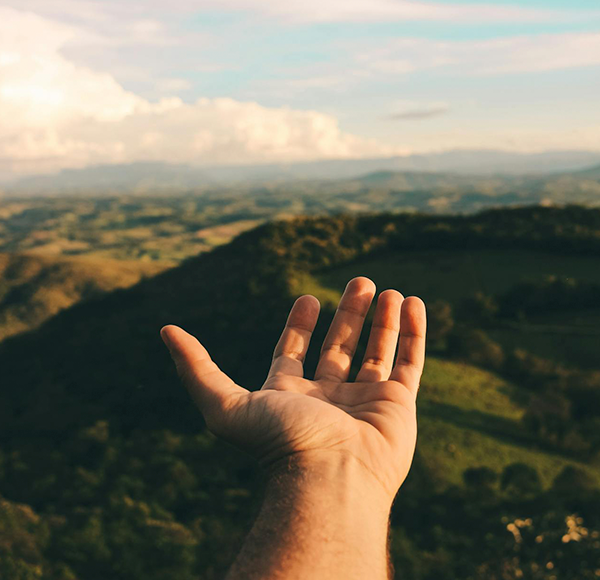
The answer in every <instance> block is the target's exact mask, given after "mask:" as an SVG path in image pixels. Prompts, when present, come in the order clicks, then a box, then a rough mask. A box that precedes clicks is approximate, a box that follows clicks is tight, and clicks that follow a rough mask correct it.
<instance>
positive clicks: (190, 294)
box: [0, 207, 600, 580]
mask: <svg viewBox="0 0 600 580" xmlns="http://www.w3.org/2000/svg"><path fill="white" fill-rule="evenodd" d="M475 248H476V250H475ZM599 259H600V210H592V209H584V208H579V207H568V208H564V209H558V208H540V207H532V208H522V209H515V210H497V211H489V212H485V213H482V214H478V215H474V216H453V217H449V216H431V215H430V216H424V215H413V214H398V215H392V214H387V215H373V216H363V217H357V216H337V217H324V218H299V219H295V220H288V221H282V222H278V223H268V224H265V225H262V226H260V227H259V228H257V229H254V230H251V231H248V232H246V233H244V234H242V235H241V236H239V237H238V238H236V239H235V240H234V241H232V242H231V243H229V244H227V245H222V246H220V247H217V248H215V249H214V250H213V251H211V252H207V253H204V254H202V255H200V256H198V257H195V258H191V259H189V260H186V261H184V262H183V263H182V264H180V265H179V266H177V267H173V268H170V269H167V270H166V271H163V272H161V273H158V274H156V275H155V276H154V277H151V278H148V279H143V280H141V281H140V282H139V283H138V284H135V285H134V286H131V287H129V288H124V289H118V290H115V291H113V292H110V293H106V294H103V295H98V296H95V297H90V298H89V299H87V300H84V301H81V302H79V303H77V304H75V305H73V306H72V307H70V308H68V309H65V310H63V311H61V312H59V313H58V314H57V315H55V316H53V317H52V318H50V319H49V320H47V321H46V322H45V323H44V324H42V325H41V326H40V327H39V328H37V329H35V330H34V331H32V332H28V333H22V334H20V335H18V336H13V337H11V338H7V339H5V340H4V341H2V342H1V343H0V368H2V389H0V435H1V436H2V441H4V442H5V443H4V444H3V445H2V448H1V449H0V494H2V496H3V497H4V498H5V499H4V500H1V501H2V503H1V506H2V507H1V509H0V576H1V575H2V574H4V575H5V576H8V577H10V578H16V579H21V578H22V579H29V578H40V577H43V578H49V579H51V580H55V579H60V580H66V579H70V580H72V579H77V580H96V579H98V580H100V579H105V578H111V579H115V580H121V579H123V580H125V579H127V580H131V579H134V580H135V579H137V578H140V579H141V578H144V580H162V579H167V578H183V579H186V578H190V579H191V578H202V579H203V580H204V579H206V580H212V579H216V578H220V577H222V574H223V571H224V569H225V568H226V567H227V564H228V562H229V561H230V559H231V557H232V556H233V554H234V553H235V551H236V549H237V547H238V546H239V543H240V542H241V540H242V538H243V536H244V533H245V531H246V530H247V527H248V525H249V524H250V522H251V520H252V516H253V513H254V511H255V510H256V507H257V502H258V501H259V498H260V492H259V490H260V483H261V482H260V475H259V473H258V472H257V469H256V467H255V466H254V465H253V463H252V461H251V460H250V459H249V458H247V457H244V456H242V455H241V454H239V453H237V452H236V451H235V450H233V449H231V448H230V447H228V446H227V445H226V444H225V443H223V442H220V441H217V440H215V438H213V437H212V436H210V435H208V434H207V433H206V432H205V431H204V429H203V427H202V422H201V419H200V418H199V416H198V414H197V413H196V411H195V410H194V408H193V407H192V405H191V404H190V402H189V401H188V399H187V396H186V395H185V393H184V392H183V389H182V388H181V387H180V386H179V384H178V381H177V379H176V377H175V376H174V372H173V370H172V368H171V362H170V360H169V357H168V354H167V353H166V352H165V349H164V347H163V345H162V344H161V342H160V340H159V337H158V330H159V328H160V327H161V326H162V325H163V324H166V323H175V324H180V325H181V326H183V327H184V328H186V329H187V330H189V331H190V332H192V333H194V334H196V335H197V336H199V337H200V338H201V339H202V340H203V342H204V343H205V344H206V345H207V346H208V348H209V349H210V351H211V353H212V354H213V356H214V358H215V360H216V361H217V362H218V363H219V364H220V365H221V366H222V367H223V368H225V369H226V370H227V371H228V372H230V374H231V375H232V376H233V378H234V379H235V380H237V381H239V382H240V383H242V384H244V385H247V386H249V387H258V386H260V384H261V382H262V379H263V378H264V373H265V372H266V369H267V368H268V364H269V360H270V356H271V352H270V350H271V347H272V345H273V344H274V343H275V341H276V339H277V336H278V334H279V332H280V330H281V327H282V325H283V322H284V320H285V317H286V314H287V310H288V308H289V306H290V304H291V302H292V300H293V299H294V297H295V296H296V295H297V294H298V293H300V292H302V291H304V290H306V289H309V290H310V291H313V292H315V293H316V294H318V295H319V296H321V297H322V298H324V300H323V302H324V305H325V311H324V313H323V315H322V319H321V321H320V322H319V325H318V326H317V329H316V332H315V337H314V341H315V344H319V343H320V341H321V340H322V338H323V336H324V332H325V329H326V328H327V325H328V322H329V320H330V319H331V316H332V315H333V312H332V310H331V306H330V305H331V304H333V303H334V302H335V297H336V295H338V294H339V292H340V291H341V288H342V286H343V284H345V282H346V281H347V279H348V277H349V276H352V275H354V274H358V273H360V274H366V275H371V276H372V277H373V278H374V280H375V282H376V283H377V284H378V287H379V288H380V289H383V288H385V287H387V286H393V287H397V288H399V289H401V290H403V291H405V292H406V293H413V292H419V293H422V294H423V295H424V297H425V298H426V299H427V300H428V301H432V308H431V324H432V329H433V330H434V332H433V333H432V339H431V344H430V357H429V359H428V362H427V366H426V373H425V376H424V379H423V384H422V391H421V395H420V399H419V423H420V434H419V442H418V448H417V456H416V459H415V465H414V469H413V470H412V472H411V475H410V476H409V479H408V480H407V482H406V485H405V486H404V487H403V490H402V492H401V494H400V496H399V498H398V500H397V502H396V505H395V507H394V511H393V514H392V525H393V527H394V531H395V533H394V539H393V544H392V553H393V557H394V561H395V563H396V565H397V568H398V570H399V571H402V573H403V576H404V577H410V578H415V579H417V580H430V579H434V578H435V579H436V580H439V579H442V580H457V579H461V580H483V579H498V580H501V579H504V578H513V577H525V578H533V579H538V578H540V579H545V580H550V578H552V577H553V576H555V577H558V578H565V579H567V580H579V579H587V578H590V579H591V578H594V577H596V570H598V569H600V556H599V550H598V541H599V538H600V509H599V507H600V491H599V481H600V455H599V453H600V439H599V438H598V436H597V433H598V432H600V429H599V428H598V427H599V425H600V411H599V409H600V405H599V404H598V403H599V397H600V376H599V373H598V372H597V365H596V367H595V368H594V366H593V364H592V363H591V362H590V363H589V364H588V365H587V367H586V366H583V365H580V364H579V363H578V362H577V361H575V360H574V359H572V360H567V359H566V358H564V359H562V360H560V359H550V360H549V359H548V356H549V355H548V356H544V355H540V354H538V356H533V355H532V354H531V353H530V352H528V349H527V348H524V346H523V344H524V343H523V342H521V339H520V338H519V337H520V336H521V334H523V335H527V337H528V340H529V341H531V342H534V340H535V339H534V335H533V334H531V333H526V332H521V331H520V330H519V328H523V327H524V325H533V324H535V325H538V326H544V325H548V324H558V322H556V323H555V322H550V321H549V320H548V319H547V318H544V317H548V314H547V312H545V311H543V312H542V311H531V309H530V308H525V311H524V312H523V313H522V314H518V315H516V317H515V315H514V313H512V312H509V313H507V312H505V311H504V310H503V309H502V304H503V303H504V302H503V300H504V301H506V300H507V299H508V298H509V297H510V296H511V294H510V293H511V289H513V288H514V287H515V286H517V285H521V291H523V288H524V286H522V285H523V284H525V283H527V284H530V286H527V288H529V290H528V291H530V292H531V293H532V295H533V294H535V293H537V292H540V291H545V289H546V288H547V286H548V285H549V288H550V289H549V290H548V292H549V295H552V293H553V292H554V291H555V290H556V287H555V286H554V285H553V284H554V283H548V282H547V280H546V279H547V276H549V275H554V276H558V277H561V278H566V277H570V278H575V279H577V280H578V281H580V282H579V283H580V284H581V285H582V286H581V288H582V289H584V290H585V291H587V290H589V288H590V287H593V285H595V284H598V283H599V281H598V279H597V278H598V276H599V275H598V272H597V270H598V269H597V267H595V265H597V263H598V260H599ZM531 285H533V286H531ZM569 288H571V286H569ZM569 292H575V290H569ZM562 304H563V309H562V310H561V314H560V316H562V317H565V318H563V319H561V322H560V324H571V323H570V318H569V315H570V313H572V312H573V310H572V308H574V307H575V306H577V308H578V312H579V314H578V315H579V316H581V317H585V313H584V312H583V311H582V309H581V308H580V306H581V304H579V303H577V304H574V302H573V301H568V300H565V301H563V303H562ZM589 306H590V303H586V307H589ZM594 308H595V310H594ZM534 310H535V309H534ZM590 312H597V306H596V307H593V308H590ZM515 325H517V326H515ZM575 326H577V325H575ZM232 332H233V336H232ZM500 332H502V333H506V337H505V338H504V339H503V340H500V339H499V338H497V333H500ZM541 332H544V329H542V330H541ZM586 340H588V342H589V343H590V344H591V343H592V341H593V340H595V339H594V337H593V336H592V335H590V336H588V337H587V339H586ZM364 348H365V345H364V342H361V345H360V346H359V352H358V358H359V359H360V356H361V354H362V352H364V350H363V349H364ZM317 350H318V349H313V351H312V352H311V353H309V357H308V360H307V371H308V373H311V372H312V370H313V369H314V366H315V364H316V356H317V352H315V351H317ZM541 350H543V345H542V348H541ZM548 352H549V351H548ZM7 538H19V542H18V543H17V542H15V541H13V540H8V539H7Z"/></svg>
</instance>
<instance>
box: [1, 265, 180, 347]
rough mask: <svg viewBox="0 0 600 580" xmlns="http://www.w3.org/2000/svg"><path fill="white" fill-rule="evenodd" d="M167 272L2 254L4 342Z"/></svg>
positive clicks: (153, 267)
mask: <svg viewBox="0 0 600 580" xmlns="http://www.w3.org/2000/svg"><path fill="white" fill-rule="evenodd" d="M167 267H168V264H162V263H159V262H127V261H117V260H108V259H94V258H86V257H82V258H64V257H55V256H38V255H27V254H0V340H2V339H4V338H6V337H8V336H12V335H14V334H18V333H20V332H25V331H27V330H31V329H33V328H36V327H38V326H39V325H40V324H42V323H43V322H45V321H46V320H47V319H48V318H51V317H52V316H54V315H55V314H57V313H58V312H60V311H61V310H64V309H65V308H69V307H70V306H72V305H73V304H75V303H77V302H80V301H81V300H87V299H90V298H94V297H97V296H99V295H101V294H104V293H106V292H110V291H111V290H115V289H116V288H127V287H128V286H132V285H133V284H136V283H137V282H139V281H140V280H141V279H142V278H146V277H150V276H154V275H155V274H157V273H158V272H161V271H162V270H164V269H165V268H167Z"/></svg>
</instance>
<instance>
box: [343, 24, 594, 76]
mask: <svg viewBox="0 0 600 580" xmlns="http://www.w3.org/2000/svg"><path fill="white" fill-rule="evenodd" d="M354 48H356V47H354ZM356 62H357V64H359V65H360V66H364V67H367V68H370V69H371V70H372V71H373V72H374V73H384V74H405V73H409V72H413V71H416V70H423V69H434V68H437V69H448V70H450V71H452V72H459V73H461V74H475V75H487V74H504V73H529V72H541V71H550V70H559V69H568V68H576V67H584V66H599V65H600V33H563V34H541V35H537V36H515V37H510V38H500V39H492V40H482V41H454V42H450V41H447V42H440V41H432V40H428V39H423V38H402V39H396V40H393V41H391V42H389V43H387V44H385V45H384V46H378V47H376V48H371V49H368V48H366V49H364V48H363V49H362V50H360V51H359V52H358V53H357V55H356Z"/></svg>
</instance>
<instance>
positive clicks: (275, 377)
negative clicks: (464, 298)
mask: <svg viewBox="0 0 600 580" xmlns="http://www.w3.org/2000/svg"><path fill="white" fill-rule="evenodd" d="M374 296H375V285H374V283H373V282H372V281H371V280H369V279H368V278H363V277H360V278H355V279H353V280H351V281H350V282H349V283H348V285H347V287H346V290H345V292H344V294H343V296H342V298H341V300H340V303H339V306H338V309H337V311H336V314H335V317H334V319H333V321H332V323H331V326H330V329H329V332H328V334H327V336H326V338H325V340H324V343H323V346H322V349H321V357H320V360H319V363H318V366H317V369H316V372H315V377H314V378H313V379H309V378H305V377H304V371H303V360H304V358H305V355H306V352H307V350H308V346H309V342H310V337H311V334H312V331H313V329H314V327H315V324H316V322H317V318H318V315H319V302H318V300H317V299H316V298H315V297H313V296H302V297H300V298H298V300H297V301H296V302H295V304H294V306H293V307H292V310H291V312H290V315H289V317H288V321H287V324H286V326H285V329H284V331H283V334H282V336H281V338H280V340H279V342H278V343H277V346H276V347H275V352H274V356H273V362H272V365H271V369H270V371H269V374H268V377H267V379H266V381H265V383H264V385H263V387H262V388H261V389H260V390H259V391H253V392H251V391H248V390H246V389H245V388H243V387H242V386H239V385H236V384H235V383H234V382H233V381H232V380H231V379H230V378H229V377H228V376H227V375H226V374H225V373H224V372H222V371H221V370H220V369H219V368H218V367H217V365H216V364H215V363H214V362H212V360H211V359H210V356H209V354H208V352H207V351H206V349H205V348H204V347H203V346H202V345H201V344H200V343H199V342H198V341H197V340H196V339H195V338H194V337H192V336H191V335H189V334H188V333H186V332H185V331H184V330H182V329H180V328H178V327H176V326H166V327H164V328H163V329H162V331H161V335H162V337H163V340H164V341H165V343H166V345H167V346H168V347H169V350H170V352H171V355H172V357H173V359H174V361H175V363H176V366H177V370H178V373H179V375H180V377H181V379H182V381H183V383H184V384H185V386H186V387H187V389H188V390H189V392H190V394H191V396H192V397H193V399H194V401H195V402H196V404H197V405H198V407H199V409H200V410H201V411H202V413H203V415H204V417H205V419H206V422H207V425H208V427H209V429H210V430H211V431H213V432H214V433H215V434H216V435H218V436H221V437H223V438H224V439H226V440H228V441H230V442H231V443H233V444H235V445H237V446H238V447H240V448H242V449H244V450H246V451H248V452H250V453H251V454H253V455H254V456H255V457H256V458H257V459H258V460H259V461H260V462H261V463H262V464H263V465H264V466H266V467H267V468H273V467H274V466H277V464H278V463H281V462H284V461H285V460H286V459H287V458H289V457H291V456H293V457H297V458H306V461H307V462H308V463H310V461H311V460H312V459H311V458H313V457H325V456H335V455H340V456H342V455H347V456H350V457H352V458H353V460H356V462H357V464H359V465H361V466H362V468H364V471H365V473H366V474H368V475H367V477H370V478H372V479H373V480H376V481H377V482H378V484H380V485H381V486H382V488H383V491H384V495H385V496H386V497H387V498H389V502H390V504H391V501H393V498H394V496H395V494H396V492H397V490H398V488H399V487H400V485H401V484H402V482H403V481H404V479H405V478H406V475H407V474H408V471H409V468H410V464H411V462H412V457H413V454H414V449H415V443H416V435H417V423H416V395H417V391H418V387H419V381H420V378H421V373H422V370H423V364H424V357H425V326H426V322H425V318H426V317H425V307H424V304H423V302H422V301H421V300H420V299H419V298H416V297H410V298H406V299H404V298H403V297H402V295H401V294H400V293H399V292H397V291H395V290H386V291H384V292H382V293H381V294H380V295H379V297H378V300H377V306H376V309H375V314H374V317H373V324H372V327H371V330H370V335H369V341H368V345H367V349H366V353H365V357H364V360H363V361H362V366H361V368H360V370H359V372H358V374H357V376H356V380H355V381H353V382H348V375H349V371H350V366H351V363H352V358H353V355H354V352H355V349H356V346H357V343H358V339H359V337H360V334H361V331H362V327H363V323H364V319H365V316H366V314H367V311H368V310H369V307H370V305H371V302H372V300H373V298H374ZM378 484H374V485H378Z"/></svg>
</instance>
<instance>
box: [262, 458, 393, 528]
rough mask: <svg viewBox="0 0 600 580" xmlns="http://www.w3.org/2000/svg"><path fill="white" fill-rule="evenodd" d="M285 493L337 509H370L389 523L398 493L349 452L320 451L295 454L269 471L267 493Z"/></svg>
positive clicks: (276, 463) (271, 467)
mask: <svg viewBox="0 0 600 580" xmlns="http://www.w3.org/2000/svg"><path fill="white" fill-rule="evenodd" d="M278 489H283V490H284V491H285V493H286V494H287V495H288V496H292V495H293V496H294V497H296V498H297V496H313V495H315V496H320V497H323V498H327V499H328V501H329V502H333V504H334V505H339V504H341V505H343V504H346V503H348V504H351V505H352V506H353V508H354V509H356V506H357V505H359V506H360V505H365V506H368V509H369V510H370V511H371V513H373V515H380V516H382V517H384V518H385V519H386V521H387V517H388V516H389V512H390V509H391V506H392V503H393V501H394V497H395V491H394V492H391V490H388V489H387V488H386V486H385V485H384V483H383V482H382V481H381V480H380V479H379V477H378V476H377V474H376V473H373V471H372V470H370V469H369V468H368V467H367V466H366V465H365V464H364V463H363V462H362V461H361V460H360V459H358V458H357V457H356V456H354V455H353V454H352V453H350V452H348V451H338V450H318V451H305V452H300V453H295V454H292V455H289V456H287V457H284V458H281V459H279V460H278V461H276V462H275V463H273V464H271V465H269V466H268V468H267V493H276V492H277V490H278Z"/></svg>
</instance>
